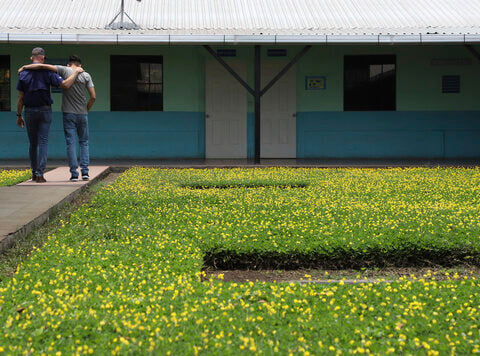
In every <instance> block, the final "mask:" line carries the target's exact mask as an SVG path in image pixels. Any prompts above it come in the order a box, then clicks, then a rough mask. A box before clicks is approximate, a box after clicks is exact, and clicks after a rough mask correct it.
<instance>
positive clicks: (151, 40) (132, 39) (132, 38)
mask: <svg viewBox="0 0 480 356" xmlns="http://www.w3.org/2000/svg"><path fill="white" fill-rule="evenodd" d="M118 43H123V44H129V43H140V44H142V43H143V44H156V43H158V44H168V43H170V36H168V35H118Z"/></svg>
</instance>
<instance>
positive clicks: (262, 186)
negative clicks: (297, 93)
mask: <svg viewBox="0 0 480 356" xmlns="http://www.w3.org/2000/svg"><path fill="white" fill-rule="evenodd" d="M479 183H480V170H479V169H391V170H360V169H338V170H317V169H280V168H272V169H263V170H253V169H252V170H248V169H233V170H155V169H141V168H135V169H131V170H129V171H127V172H126V173H125V174H124V175H123V176H121V177H120V178H119V179H117V181H116V182H115V183H114V184H112V185H110V186H108V187H106V188H104V189H103V190H101V191H100V192H99V193H98V195H97V196H96V197H95V198H94V199H93V200H92V201H91V202H90V203H89V204H87V205H84V206H83V207H81V208H80V209H79V210H78V211H77V212H75V213H74V214H73V215H72V216H71V217H70V219H68V221H64V222H63V226H62V227H61V228H60V229H59V230H57V231H55V232H54V233H53V234H51V235H50V236H49V238H48V240H47V242H46V244H45V245H44V246H42V247H41V248H39V249H36V250H34V251H33V252H32V254H31V256H30V258H29V259H28V260H27V261H26V262H25V263H23V264H22V265H21V266H20V267H19V269H18V271H17V273H16V274H15V275H14V276H13V277H12V278H11V279H7V280H4V281H2V282H1V283H0V325H1V326H0V328H1V329H0V352H1V351H3V352H6V353H53V354H55V353H57V352H59V353H62V354H75V353H77V354H82V353H86V354H88V353H95V354H107V353H108V354H109V353H114V354H115V353H121V354H126V353H128V354H137V353H162V354H163V353H165V354H168V353H171V354H197V353H208V354H225V353H226V354H242V353H245V354H247V353H252V352H255V353H266V354H272V353H275V352H280V353H282V354H289V353H303V354H322V353H325V354H340V353H374V354H388V353H394V354H398V353H404V354H432V355H434V354H439V353H440V354H446V353H454V354H455V353H457V354H467V353H472V352H480V328H479V326H480V317H479V310H480V282H479V280H478V276H475V275H470V276H460V275H456V274H455V275H451V276H444V278H442V280H438V279H436V278H435V276H433V277H432V276H431V275H430V274H429V273H427V274H426V275H425V276H424V277H419V278H417V277H415V278H401V279H399V280H395V281H390V282H381V281H380V282H379V283H366V284H358V285H351V284H344V283H337V284H332V285H318V284H296V283H253V282H248V283H234V282H222V280H221V276H218V277H215V278H214V277H211V278H209V279H206V280H205V277H204V272H202V268H203V267H204V266H205V264H209V263H210V264H216V263H217V262H218V263H219V264H220V262H221V263H225V264H230V265H231V266H232V267H233V266H234V265H235V263H244V264H252V262H251V261H250V262H248V261H247V259H252V258H257V261H254V262H253V265H258V266H262V264H272V263H273V262H272V261H273V260H274V259H281V260H282V261H283V262H281V263H287V262H288V263H292V264H295V263H296V264H297V265H302V264H303V262H302V261H301V260H302V259H303V258H307V260H308V258H310V260H308V261H307V262H308V263H309V264H315V263H317V264H321V263H324V264H329V265H332V264H333V263H336V262H338V263H339V264H341V265H346V264H348V263H352V264H355V263H357V262H356V261H361V263H365V264H368V263H373V262H375V263H377V262H379V263H383V264H385V263H386V261H389V260H393V262H394V263H398V264H415V263H418V264H423V263H425V260H424V258H425V257H427V258H429V259H433V260H434V261H437V262H442V263H447V262H449V261H450V260H451V259H456V261H469V262H470V263H474V264H476V263H478V252H479V250H480V248H479V245H480V242H479V239H480V234H479V231H480V214H479V209H480V207H479V206H480V204H479V199H480V198H479V194H478V193H479V189H480V184H479ZM395 251H397V252H398V255H401V256H402V257H401V258H396V256H395ZM432 251H433V252H434V253H433V252H432ZM407 252H409V253H411V257H409V255H407ZM332 255H333V256H334V257H333V258H332V257H331V256H332ZM212 256H213V257H212ZM255 256H257V257H255ZM269 256H270V257H269ZM271 256H274V258H272V257H271ZM435 256H437V258H436V259H434V257H435ZM209 258H210V260H209ZM225 261H226V262H225ZM242 261H243V262H242ZM245 261H247V262H245ZM264 261H268V263H266V262H264ZM296 261H297V262H296ZM325 261H327V262H325ZM372 261H373V262H372ZM281 263H280V264H281ZM449 263H452V262H451V261H450V262H449Z"/></svg>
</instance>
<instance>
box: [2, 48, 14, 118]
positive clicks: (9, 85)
mask: <svg viewBox="0 0 480 356" xmlns="http://www.w3.org/2000/svg"><path fill="white" fill-rule="evenodd" d="M4 64H6V65H5V73H8V74H5V75H4V78H0V87H2V86H6V89H0V93H2V90H5V93H6V100H2V101H0V111H11V110H12V68H11V67H12V64H11V59H10V55H8V54H6V55H5V54H2V55H0V68H2V69H3V65H4ZM7 76H8V81H5V82H4V80H5V78H6V77H7ZM0 99H1V97H0ZM3 101H5V102H6V103H7V104H6V106H5V107H3V105H2V102H3Z"/></svg>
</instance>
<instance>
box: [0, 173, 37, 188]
mask: <svg viewBox="0 0 480 356" xmlns="http://www.w3.org/2000/svg"><path fill="white" fill-rule="evenodd" d="M31 174H32V172H31V171H30V170H29V169H26V170H17V169H5V170H0V187H3V186H6V185H14V184H17V183H20V182H23V181H25V180H27V179H29V178H30V176H31Z"/></svg>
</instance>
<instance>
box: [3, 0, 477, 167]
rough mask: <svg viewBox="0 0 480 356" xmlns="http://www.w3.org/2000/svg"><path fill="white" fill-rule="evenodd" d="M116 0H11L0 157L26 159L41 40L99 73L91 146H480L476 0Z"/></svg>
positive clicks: (299, 152) (349, 152)
mask: <svg viewBox="0 0 480 356" xmlns="http://www.w3.org/2000/svg"><path fill="white" fill-rule="evenodd" d="M122 4H123V1H120V0H109V1H98V0H81V1H80V0H72V1H63V2H59V1H54V0H43V1H36V0H24V1H22V2H20V3H19V2H18V1H13V0H2V2H1V3H0V142H1V150H0V159H7V158H14V159H15V158H26V152H27V137H26V134H25V132H24V131H23V130H21V129H19V128H18V127H17V126H16V125H15V120H16V118H15V110H16V100H17V94H16V88H15V87H16V82H17V78H18V76H17V68H18V67H20V66H21V65H22V64H25V63H27V62H28V61H29V57H30V53H31V49H32V48H33V47H35V46H42V47H44V48H45V50H46V52H47V56H48V58H49V59H48V62H50V63H54V64H58V63H65V61H66V58H67V57H68V55H69V54H72V53H75V54H77V55H79V56H80V57H81V58H82V59H83V62H84V67H85V69H86V70H87V71H88V72H89V73H90V74H91V75H92V77H93V79H94V82H95V86H96V91H97V102H96V103H95V106H94V108H93V111H92V112H90V114H89V119H90V121H89V124H90V152H91V156H92V157H93V158H108V159H110V158H247V157H248V158H253V157H256V158H257V159H258V158H259V156H260V157H262V158H435V159H442V158H448V159H456V158H480V94H479V89H478V85H479V84H478V83H479V81H480V2H479V1H477V0H455V1H451V0H437V1H431V0H382V1H377V0H142V1H139V0H137V1H134V0H124V8H121V6H122ZM119 10H120V12H119ZM116 15H118V16H116ZM222 62H223V63H226V65H227V66H226V67H224V65H223V64H222ZM286 66H290V68H289V69H288V70H287V71H283V72H284V73H283V75H282V76H281V77H280V78H279V79H278V81H276V82H275V83H274V84H273V85H271V86H270V88H269V89H268V90H267V91H264V92H262V90H263V89H265V86H267V85H268V84H269V83H270V82H271V80H272V79H273V78H274V77H275V76H276V75H277V74H278V73H279V72H281V71H282V69H284V68H285V67H286ZM226 68H230V69H231V70H233V71H234V73H236V74H237V76H239V77H240V78H241V79H242V80H243V81H244V83H243V85H242V83H241V82H240V81H239V80H237V79H236V78H235V77H234V75H232V74H231V73H229V72H228V71H227V69H226ZM52 96H53V98H54V102H55V103H54V106H53V109H54V111H55V112H54V123H53V125H52V129H51V134H50V152H49V157H65V143H64V138H63V129H62V124H61V113H60V112H59V110H60V103H61V93H59V92H57V91H55V92H54V93H53V94H52ZM259 98H261V99H259Z"/></svg>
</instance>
